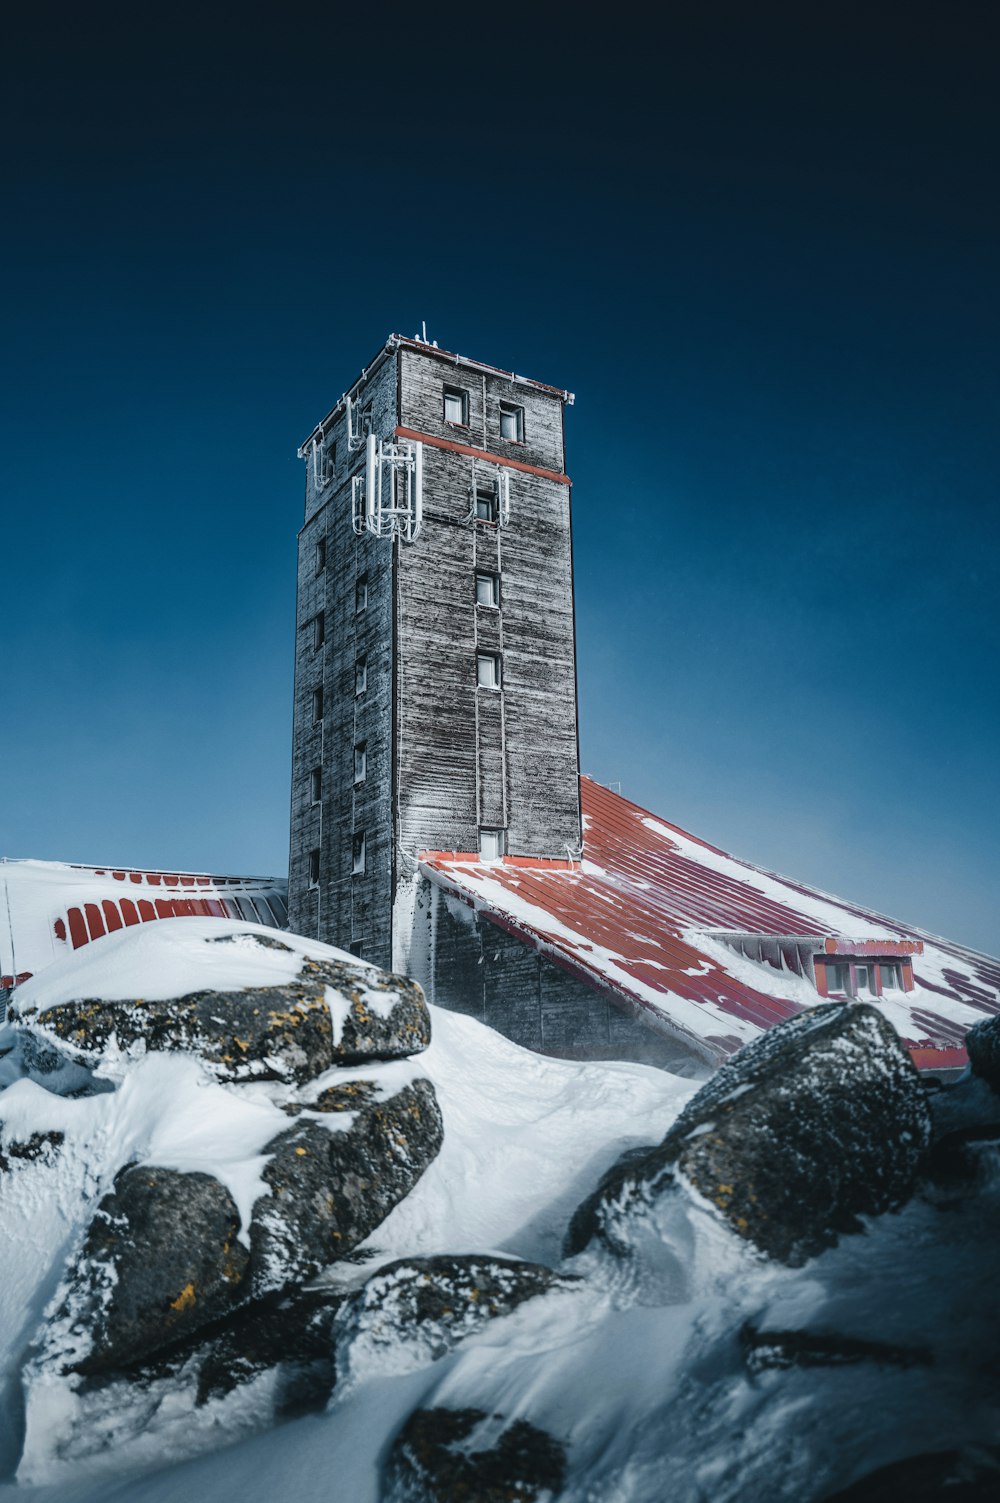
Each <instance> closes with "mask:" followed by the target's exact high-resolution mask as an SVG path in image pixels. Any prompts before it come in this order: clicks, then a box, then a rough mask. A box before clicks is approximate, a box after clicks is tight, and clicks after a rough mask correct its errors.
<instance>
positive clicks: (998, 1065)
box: [965, 1016, 1000, 1092]
mask: <svg viewBox="0 0 1000 1503" xmlns="http://www.w3.org/2000/svg"><path fill="white" fill-rule="evenodd" d="M965 1047H966V1050H967V1052H968V1055H969V1064H970V1065H971V1066H972V1073H973V1074H974V1075H978V1076H979V1077H980V1078H981V1079H982V1080H985V1081H986V1083H987V1085H990V1086H992V1087H993V1089H994V1091H998V1092H1000V1016H997V1017H992V1018H984V1019H983V1021H982V1022H981V1023H976V1024H974V1026H973V1027H972V1028H970V1029H969V1031H968V1033H967V1034H966V1035H965Z"/></svg>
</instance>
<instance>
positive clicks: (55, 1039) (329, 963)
mask: <svg viewBox="0 0 1000 1503" xmlns="http://www.w3.org/2000/svg"><path fill="white" fill-rule="evenodd" d="M230 938H231V937H230V936H224V937H223V938H222V939H221V940H219V941H217V942H218V943H223V942H225V941H226V940H228V939H230ZM253 938H254V940H255V942H256V943H258V944H264V943H266V944H268V945H269V946H270V947H272V948H275V949H289V947H288V946H287V945H283V944H282V942H281V941H280V940H277V939H271V938H270V937H269V936H267V935H254V936H253ZM19 1021H20V1023H21V1024H22V1027H23V1028H24V1029H25V1030H27V1031H28V1032H29V1034H30V1035H31V1037H32V1038H33V1039H34V1055H35V1057H36V1064H37V1068H38V1069H41V1068H42V1067H43V1066H44V1067H45V1068H46V1069H48V1070H49V1071H50V1072H54V1071H57V1070H59V1069H60V1068H62V1066H63V1065H64V1064H65V1061H66V1059H67V1058H68V1059H69V1060H71V1061H72V1062H73V1063H75V1064H77V1065H83V1066H86V1065H93V1064H95V1063H96V1062H97V1061H98V1060H99V1059H100V1057H101V1056H102V1055H103V1054H104V1053H105V1052H106V1051H107V1049H108V1048H109V1046H110V1045H111V1044H112V1041H115V1042H116V1043H117V1047H118V1048H120V1049H123V1050H127V1049H129V1048H132V1047H133V1046H134V1045H136V1044H139V1043H143V1044H144V1045H145V1047H146V1048H147V1049H152V1050H188V1051H192V1052H195V1053H198V1054H200V1055H201V1057H202V1058H203V1059H204V1060H205V1061H206V1063H207V1064H208V1065H209V1066H210V1068H211V1069H212V1071H213V1073H214V1074H215V1075H216V1076H217V1077H218V1078H219V1079H220V1080H230V1081H240V1080H250V1079H271V1080H287V1081H295V1082H297V1083H299V1084H302V1083H304V1082H306V1081H309V1080H312V1079H314V1078H315V1077H316V1076H317V1075H321V1074H322V1073H323V1071H324V1070H328V1069H329V1068H330V1067H331V1065H335V1064H341V1065H346V1064H358V1063H360V1062H362V1061H365V1060H369V1059H372V1060H375V1059H400V1058H403V1057H405V1056H407V1055H410V1054H417V1053H419V1052H420V1051H421V1050H422V1049H425V1048H426V1047H427V1045H428V1043H429V1042H430V1014H429V1013H428V1010H427V1004H426V1003H425V1001H424V996H423V992H422V991H421V989H420V987H419V986H418V985H417V983H416V982H415V981H411V980H410V979H409V978H408V977H406V976H397V975H393V974H392V973H390V972H388V971H380V970H378V969H377V968H376V967H374V966H370V965H366V964H364V963H363V962H361V961H358V962H357V963H351V962H349V961H340V960H331V959H325V960H313V959H310V958H307V959H305V960H304V961H303V963H302V966H301V968H300V970H299V973H298V975H297V977H296V979H295V980H294V981H292V982H289V983H288V984H287V985H281V986H262V987H246V988H243V989H242V990H239V991H223V992H220V991H203V992H192V993H190V994H189V995H188V996H184V997H179V998H172V999H166V1000H162V1001H160V1000H151V999H144V998H134V999H131V1000H128V1001H106V1000H102V999H100V998H88V999H85V1000H81V1001H76V1002H63V1003H61V1004H60V1005H59V1006H56V1007H50V1008H46V1009H44V1010H42V1011H40V1012H35V1011H33V1010H31V1011H29V1012H27V1013H25V1015H24V1016H23V1017H22V1018H20V1019H19Z"/></svg>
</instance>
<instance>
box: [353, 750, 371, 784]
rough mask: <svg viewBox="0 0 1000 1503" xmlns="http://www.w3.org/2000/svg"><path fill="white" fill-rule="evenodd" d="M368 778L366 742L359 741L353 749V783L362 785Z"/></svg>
mask: <svg viewBox="0 0 1000 1503" xmlns="http://www.w3.org/2000/svg"><path fill="white" fill-rule="evenodd" d="M367 776H368V742H367V741H359V742H358V744H357V746H356V747H355V748H354V781H355V782H356V783H363V782H364V780H365V778H366V777H367Z"/></svg>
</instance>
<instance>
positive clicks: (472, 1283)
mask: <svg viewBox="0 0 1000 1503" xmlns="http://www.w3.org/2000/svg"><path fill="white" fill-rule="evenodd" d="M578 1284H579V1280H578V1279H576V1278H573V1277H567V1276H566V1275H560V1274H557V1273H553V1271H552V1269H551V1268H545V1267H543V1266H542V1264H540V1263H521V1262H517V1261H515V1260H514V1259H513V1258H498V1257H492V1256H486V1255H481V1254H475V1253H472V1254H466V1255H462V1256H455V1257H436V1258H403V1259H400V1260H398V1261H397V1262H395V1263H389V1264H387V1265H386V1266H385V1267H384V1268H380V1269H379V1271H378V1273H377V1274H375V1275H373V1277H372V1278H370V1279H369V1280H368V1282H367V1284H365V1286H364V1288H363V1289H361V1290H359V1292H358V1293H357V1294H355V1295H352V1296H351V1298H350V1299H348V1300H346V1301H345V1303H344V1305H343V1307H342V1308H341V1310H340V1313H339V1315H338V1317H337V1323H336V1335H337V1355H338V1363H340V1364H341V1365H346V1366H347V1367H350V1366H351V1365H352V1364H356V1363H357V1362H358V1359H359V1358H361V1359H362V1365H363V1366H364V1367H365V1368H366V1370H369V1371H370V1370H371V1368H372V1366H373V1365H374V1364H375V1363H377V1362H378V1360H379V1357H380V1356H383V1355H384V1356H385V1357H386V1358H387V1361H388V1362H389V1363H391V1365H392V1368H393V1370H394V1371H396V1372H398V1371H400V1370H401V1366H402V1365H403V1361H404V1358H403V1354H404V1353H405V1354H406V1357H405V1365H406V1366H423V1365H425V1364H426V1363H428V1362H435V1361H437V1359H438V1358H439V1357H443V1356H445V1355H446V1354H447V1353H448V1352H450V1351H452V1350H453V1349H454V1348H455V1346H457V1345H458V1343H459V1342H460V1341H463V1340H464V1339H465V1338H466V1337H467V1336H472V1335H475V1333H476V1332H477V1331H481V1330H482V1329H483V1327H484V1326H486V1325H487V1324H488V1323H489V1322H490V1321H491V1320H495V1319H496V1318H497V1317H498V1316H502V1315H509V1314H510V1313H511V1312H512V1311H513V1310H516V1309H517V1308H518V1306H519V1305H522V1304H524V1303H525V1301H526V1300H530V1299H535V1298H537V1297H538V1296H539V1295H541V1294H546V1293H548V1292H549V1291H550V1290H551V1289H553V1288H560V1289H571V1288H573V1287H575V1286H576V1285H578Z"/></svg>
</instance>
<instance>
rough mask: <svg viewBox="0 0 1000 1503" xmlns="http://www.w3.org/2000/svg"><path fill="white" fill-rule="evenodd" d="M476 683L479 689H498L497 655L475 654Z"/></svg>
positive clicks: (490, 653)
mask: <svg viewBox="0 0 1000 1503" xmlns="http://www.w3.org/2000/svg"><path fill="white" fill-rule="evenodd" d="M476 681H477V683H478V684H479V687H480V689H499V687H500V656H499V654H498V653H495V652H477V653H476Z"/></svg>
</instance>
